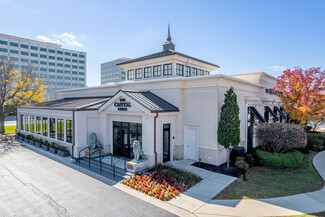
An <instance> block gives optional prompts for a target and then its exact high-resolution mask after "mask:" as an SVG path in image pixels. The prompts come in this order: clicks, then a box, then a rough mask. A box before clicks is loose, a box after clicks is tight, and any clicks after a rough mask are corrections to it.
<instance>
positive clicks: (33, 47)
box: [30, 46, 38, 50]
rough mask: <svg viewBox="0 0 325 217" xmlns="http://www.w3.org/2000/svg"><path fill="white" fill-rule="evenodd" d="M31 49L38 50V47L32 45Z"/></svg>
mask: <svg viewBox="0 0 325 217" xmlns="http://www.w3.org/2000/svg"><path fill="white" fill-rule="evenodd" d="M30 49H32V50H38V47H35V46H30Z"/></svg>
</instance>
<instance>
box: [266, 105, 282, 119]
mask: <svg viewBox="0 0 325 217" xmlns="http://www.w3.org/2000/svg"><path fill="white" fill-rule="evenodd" d="M265 108H266V110H267V111H268V112H269V113H270V114H271V115H272V116H273V118H274V119H275V121H279V117H278V116H277V115H276V114H275V113H274V112H273V110H272V109H271V108H270V106H265Z"/></svg>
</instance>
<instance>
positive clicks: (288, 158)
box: [256, 150, 304, 168]
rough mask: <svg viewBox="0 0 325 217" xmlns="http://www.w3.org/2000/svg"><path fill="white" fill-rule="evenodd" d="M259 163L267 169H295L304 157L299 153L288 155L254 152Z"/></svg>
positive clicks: (289, 153)
mask: <svg viewBox="0 0 325 217" xmlns="http://www.w3.org/2000/svg"><path fill="white" fill-rule="evenodd" d="M256 153H257V155H258V158H259V160H260V163H261V164H263V165H264V166H269V167H278V168H279V167H285V168H297V167H300V166H301V165H302V163H303V159H304V155H303V154H301V153H300V152H299V151H292V152H288V153H285V154H283V153H270V152H265V151H262V150H256Z"/></svg>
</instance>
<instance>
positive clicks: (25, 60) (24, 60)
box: [20, 58, 28, 63]
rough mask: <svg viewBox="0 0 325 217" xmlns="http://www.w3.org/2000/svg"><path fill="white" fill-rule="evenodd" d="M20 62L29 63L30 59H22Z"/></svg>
mask: <svg viewBox="0 0 325 217" xmlns="http://www.w3.org/2000/svg"><path fill="white" fill-rule="evenodd" d="M20 61H21V62H23V63H28V59H24V58H21V59H20Z"/></svg>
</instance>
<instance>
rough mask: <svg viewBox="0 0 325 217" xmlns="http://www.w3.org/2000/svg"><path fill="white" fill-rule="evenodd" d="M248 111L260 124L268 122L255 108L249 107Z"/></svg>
mask: <svg viewBox="0 0 325 217" xmlns="http://www.w3.org/2000/svg"><path fill="white" fill-rule="evenodd" d="M248 110H249V111H251V112H252V114H253V115H254V116H255V117H256V118H257V120H258V121H259V122H260V123H265V122H266V121H265V119H264V118H263V116H262V115H261V114H260V113H259V112H258V111H257V109H256V108H255V107H254V106H248Z"/></svg>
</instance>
